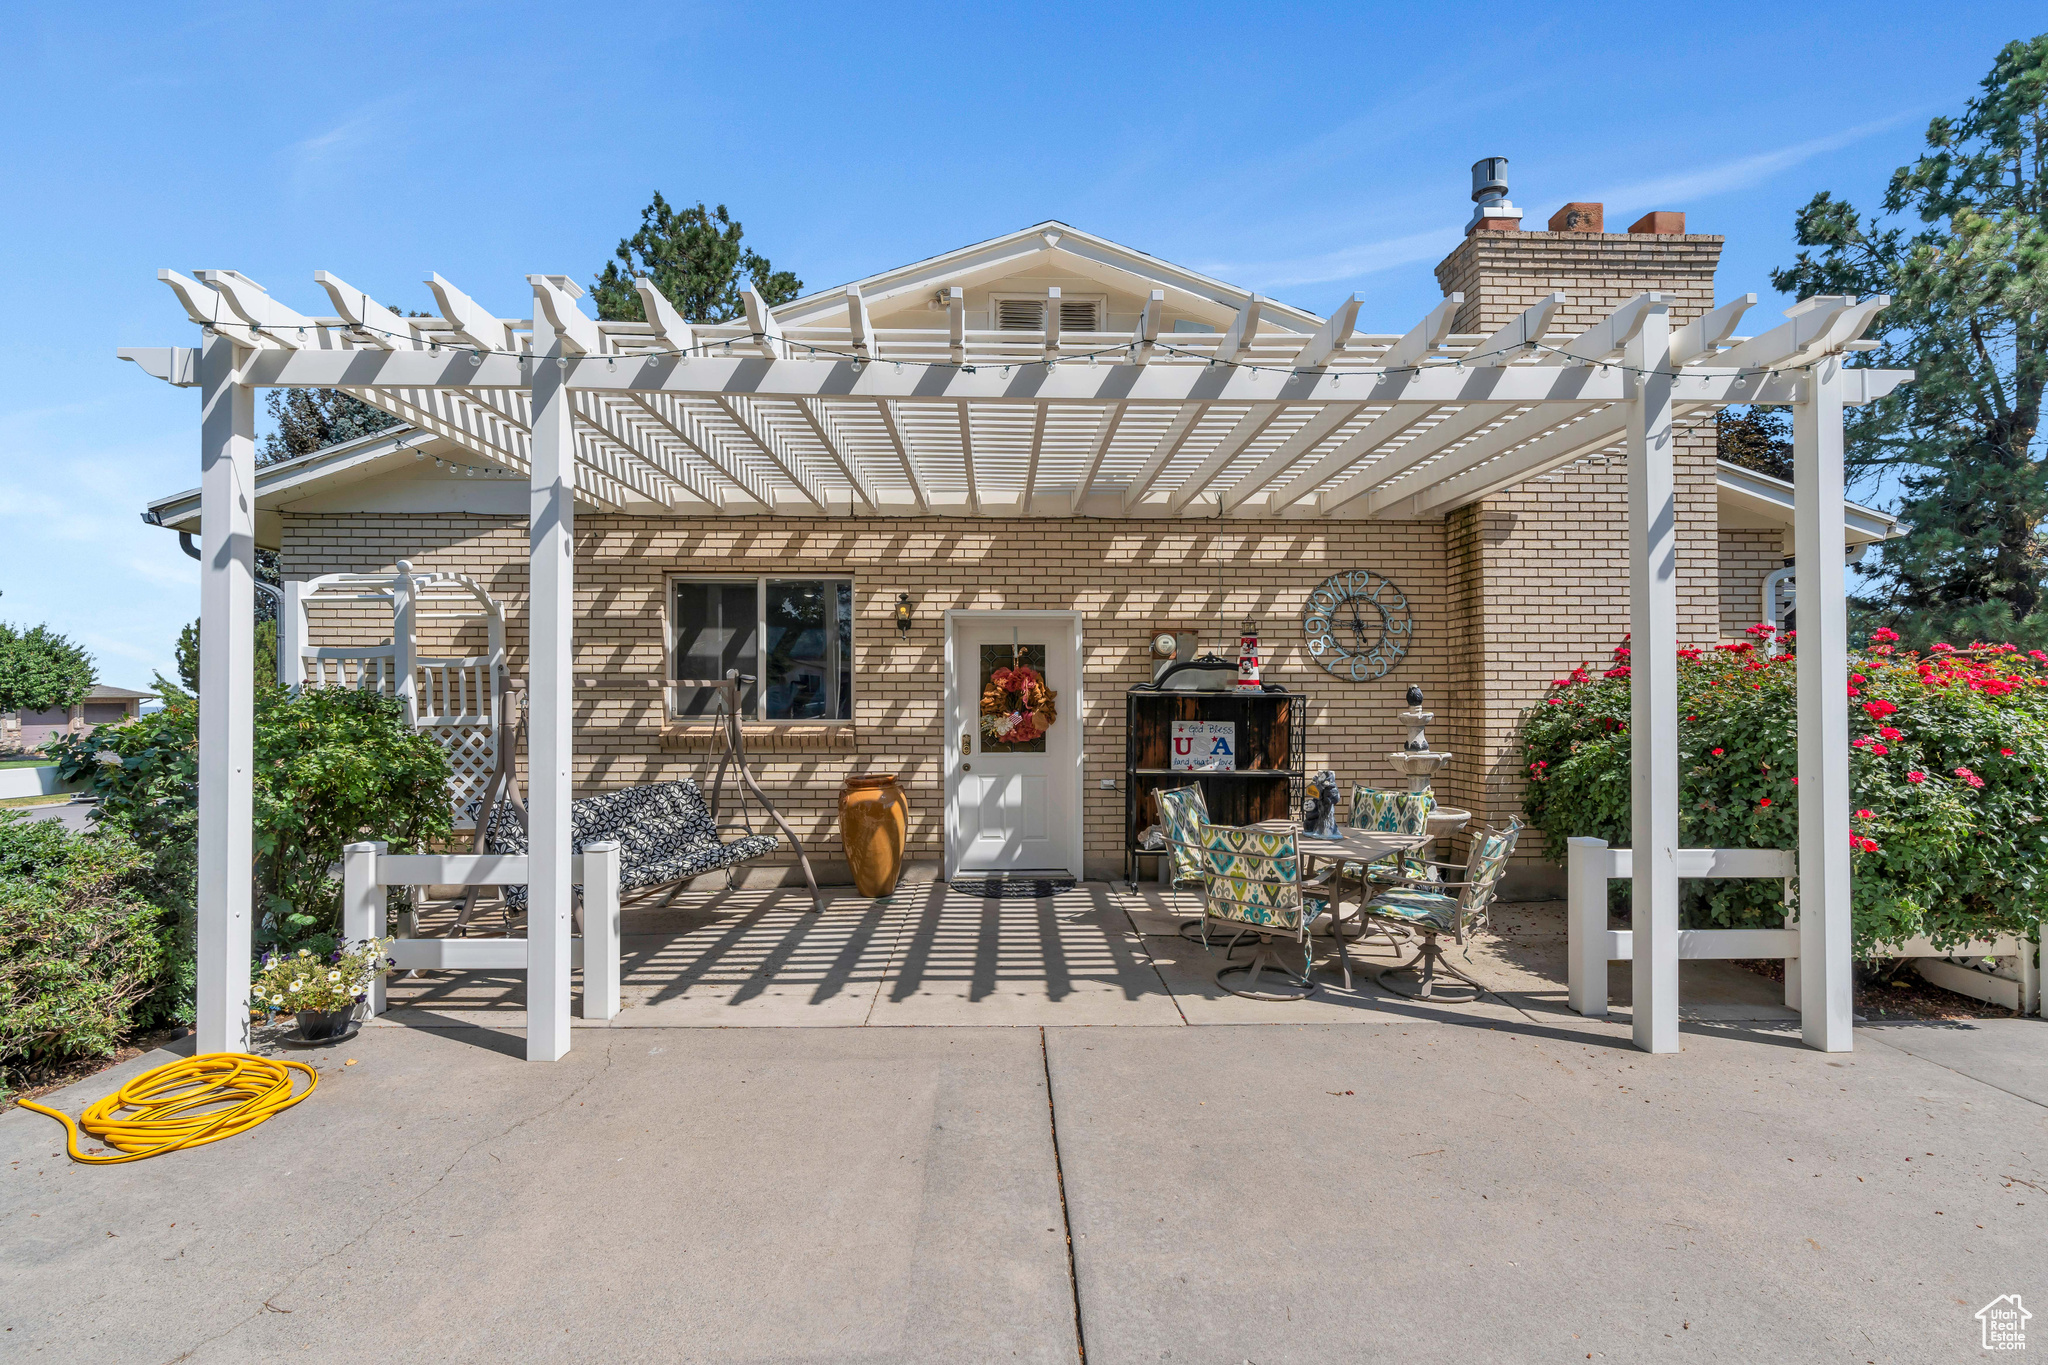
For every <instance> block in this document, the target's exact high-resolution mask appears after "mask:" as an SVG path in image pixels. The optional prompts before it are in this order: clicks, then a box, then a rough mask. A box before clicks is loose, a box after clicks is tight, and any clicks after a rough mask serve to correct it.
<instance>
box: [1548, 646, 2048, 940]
mask: <svg viewBox="0 0 2048 1365" xmlns="http://www.w3.org/2000/svg"><path fill="white" fill-rule="evenodd" d="M1753 633H1755V634H1758V635H1759V636H1761V635H1766V634H1768V633H1769V632H1768V631H1767V629H1766V628H1765V627H1762V626H1758V627H1755V628H1753ZM1897 638H1898V637H1897V636H1896V635H1893V634H1892V633H1891V632H1890V631H1885V630H1881V631H1878V632H1876V633H1875V634H1874V635H1873V636H1872V639H1871V643H1870V644H1869V646H1868V647H1866V648H1865V649H1864V650H1861V651H1859V652H1857V653H1856V654H1854V655H1852V656H1851V658H1850V660H1849V675H1850V684H1849V687H1850V695H1849V696H1848V697H1847V698H1845V699H1844V701H1845V705H1847V706H1848V707H1849V714H1850V722H1851V723H1850V734H1851V743H1852V744H1853V746H1854V747H1853V748H1852V750H1851V752H1850V763H1849V778H1850V788H1851V791H1852V793H1853V795H1854V806H1853V807H1852V811H1853V815H1852V818H1851V820H1850V826H1851V831H1852V833H1851V839H1850V842H1851V844H1852V852H1851V860H1852V861H1851V867H1852V873H1853V875H1852V880H1851V904H1852V934H1853V938H1854V941H1855V947H1856V951H1857V952H1858V953H1859V954H1870V953H1873V952H1874V951H1876V950H1877V949H1878V948H1879V947H1880V946H1881V945H1885V944H1892V943H1897V942H1900V941H1902V940H1904V939H1908V938H1911V937H1914V936H1915V935H1918V934H1926V935H1927V936H1928V937H1930V938H1931V939H1933V940H1934V942H1935V943H1936V944H1950V943H1961V942H1965V941H1968V940H1971V939H1979V938H1988V937H1990V936H1992V935H1995V934H2001V933H2013V934H2020V935H2022V936H2026V935H2032V934H2035V933H2038V931H2039V926H2040V922H2041V919H2042V917H2043V914H2044V911H2048V824H2044V822H2043V820H2042V815H2043V813H2044V802H2048V795H2044V793H2043V791H2042V788H2041V782H2042V779H2043V777H2044V775H2048V676H2044V674H2043V670H2042V667H2041V665H2043V664H2048V654H2042V653H2040V652H2039V651H2036V652H2035V653H2033V654H2032V655H2031V656H2026V657H2022V656H2020V655H2019V654H2018V652H2017V651H2016V650H2014V649H2013V648H2012V647H2011V646H2009V645H1999V646H1981V647H1976V648H1973V649H1971V650H1968V651H1955V650H1951V649H1948V648H1947V647H1946V646H1937V647H1936V649H1935V651H1934V652H1932V653H1930V654H1929V655H1928V656H1927V657H1926V658H1922V657H1920V656H1919V655H1917V654H1911V653H1900V652H1896V650H1895V646H1894V644H1893V643H1892V642H1893V641H1895V640H1897ZM1615 655H1616V663H1615V666H1614V667H1613V668H1611V669H1610V670H1608V671H1607V672H1606V673H1604V674H1602V675H1601V676H1600V677H1598V678H1595V677H1592V676H1591V675H1590V673H1589V672H1588V670H1587V669H1586V668H1585V667H1584V666H1581V667H1580V668H1579V669H1578V670H1576V671H1575V672H1574V673H1573V674H1572V676H1571V677H1569V678H1561V679H1559V680H1558V681H1557V682H1555V683H1553V684H1552V685H1551V693H1550V695H1549V696H1548V697H1546V698H1545V699H1544V700H1543V702H1541V703H1539V704H1538V705H1536V706H1534V707H1532V708H1530V710H1529V712H1528V713H1527V714H1526V715H1525V716H1524V718H1523V725H1522V749H1523V755H1522V756H1523V762H1524V763H1525V764H1526V765H1527V771H1528V775H1529V778H1530V781H1529V785H1528V788H1527V791H1526V793H1525V795H1524V798H1523V806H1524V809H1525V811H1526V812H1527V814H1528V817H1529V821H1530V823H1531V824H1532V825H1533V826H1534V827H1535V828H1537V829H1540V830H1541V831H1542V832H1543V835H1544V852H1545V855H1546V856H1547V857H1549V858H1550V859H1552V860H1553V861H1557V862H1562V861H1564V857H1565V840H1566V839H1568V838H1573V837H1585V836H1590V837H1594V838H1601V839H1606V840H1607V841H1608V842H1610V843H1613V844H1616V845H1618V846H1624V847H1625V846H1627V845H1628V843H1629V842H1630V837H1631V836H1630V828H1629V797H1630V784H1631V776H1630V771H1629V737H1628V721H1629V681H1628V677H1629V665H1628V662H1627V660H1628V649H1627V646H1626V644H1624V645H1623V646H1622V647H1621V648H1620V649H1617V650H1616V651H1615ZM1797 713H1798V707H1797V688H1796V685H1795V664H1794V662H1793V657H1792V656H1791V655H1789V654H1787V655H1781V656H1780V657H1778V658H1776V659H1769V658H1765V657H1764V656H1763V655H1762V654H1760V653H1759V652H1758V651H1757V650H1756V649H1755V648H1754V647H1753V646H1752V645H1750V644H1747V643H1744V644H1738V645H1723V646H1719V647H1717V648H1715V649H1713V650H1711V651H1701V650H1680V651H1679V668H1678V714H1679V726H1678V731H1679V733H1678V748H1679V839H1680V842H1681V843H1682V844H1684V845H1685V846H1686V847H1689V848H1783V849H1791V848H1796V847H1797V846H1798V839H1799V816H1798V797H1799V789H1798V780H1799V779H1798V714H1797ZM1684 885H1685V890H1686V917H1687V920H1688V922H1689V923H1692V924H1713V925H1739V926H1748V925H1756V924H1775V923H1777V922H1778V919H1779V917H1780V916H1782V915H1783V913H1784V909H1783V904H1782V899H1781V889H1780V887H1779V885H1778V883H1776V882H1753V881H1694V882H1687V883H1685V884H1684ZM1625 887H1626V883H1620V884H1617V890H1625Z"/></svg>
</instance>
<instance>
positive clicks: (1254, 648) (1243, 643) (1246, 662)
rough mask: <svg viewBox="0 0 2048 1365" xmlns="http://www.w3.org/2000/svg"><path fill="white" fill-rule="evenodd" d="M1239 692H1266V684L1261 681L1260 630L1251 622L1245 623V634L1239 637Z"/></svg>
mask: <svg viewBox="0 0 2048 1365" xmlns="http://www.w3.org/2000/svg"><path fill="white" fill-rule="evenodd" d="M1237 690H1238V691H1240V692H1259V691H1263V690H1264V684H1262V683H1261V682H1260V681H1259V628H1258V627H1257V626H1255V625H1253V624H1252V623H1251V622H1249V621H1247V622H1246V623H1245V627H1244V633H1243V634H1241V635H1239V636H1238V637H1237Z"/></svg>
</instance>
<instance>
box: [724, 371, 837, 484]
mask: <svg viewBox="0 0 2048 1365" xmlns="http://www.w3.org/2000/svg"><path fill="white" fill-rule="evenodd" d="M717 401H718V406H719V407H720V408H721V409H722V410H723V411H724V412H725V415H726V416H727V417H730V418H731V419H732V420H733V422H734V423H735V424H737V425H738V427H739V429H740V430H741V431H744V432H745V433H747V436H748V439H750V440H752V441H753V443H754V444H755V445H756V446H757V447H759V449H760V450H761V453H762V454H764V455H766V456H767V457H768V459H769V461H770V462H771V463H772V464H774V466H775V467H776V468H777V469H779V470H781V471H782V477H784V478H785V479H788V480H789V481H790V482H791V483H792V484H794V485H796V491H797V492H799V493H801V494H803V496H804V499H805V500H806V501H807V502H809V503H810V504H811V506H812V507H814V508H816V509H817V510H818V511H819V512H821V513H822V512H823V511H824V510H825V499H824V498H823V497H822V496H820V494H819V492H818V486H817V483H816V481H815V480H813V479H812V478H811V476H810V474H809V472H808V471H806V470H805V469H804V467H803V465H802V463H801V462H799V461H798V459H797V457H796V454H795V452H794V451H791V450H790V449H788V447H787V445H786V444H785V442H784V441H783V439H782V433H780V432H778V431H776V430H775V428H774V427H773V425H771V424H770V423H769V422H768V420H767V419H766V418H765V417H763V416H762V415H761V414H760V413H758V412H756V411H755V410H754V406H753V402H752V400H750V399H746V398H735V397H732V396H730V395H726V394H721V395H719V398H718V400H717Z"/></svg>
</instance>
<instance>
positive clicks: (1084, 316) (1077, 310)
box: [1060, 299, 1102, 332]
mask: <svg viewBox="0 0 2048 1365" xmlns="http://www.w3.org/2000/svg"><path fill="white" fill-rule="evenodd" d="M1060 330H1061V331H1062V332H1099V331H1101V330H1102V301H1101V300H1100V299H1061V300H1060Z"/></svg>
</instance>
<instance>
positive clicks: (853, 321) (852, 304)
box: [846, 284, 882, 360]
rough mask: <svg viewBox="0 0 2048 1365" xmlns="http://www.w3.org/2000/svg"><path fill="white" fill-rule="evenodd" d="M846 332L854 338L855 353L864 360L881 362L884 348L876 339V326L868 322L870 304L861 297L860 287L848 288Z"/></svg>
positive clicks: (851, 285) (850, 285)
mask: <svg viewBox="0 0 2048 1365" xmlns="http://www.w3.org/2000/svg"><path fill="white" fill-rule="evenodd" d="M846 330H847V333H848V334H849V335H850V336H852V338H853V351H854V354H855V355H858V356H859V357H860V358H861V359H863V360H879V359H881V356H882V346H881V343H880V342H879V341H877V340H876V339H875V326H874V324H873V323H872V322H870V321H868V302H867V300H866V299H864V298H862V297H861V296H860V286H859V285H857V284H849V285H847V286H846Z"/></svg>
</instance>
